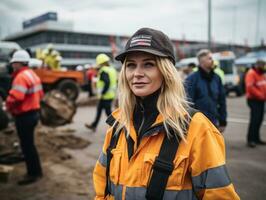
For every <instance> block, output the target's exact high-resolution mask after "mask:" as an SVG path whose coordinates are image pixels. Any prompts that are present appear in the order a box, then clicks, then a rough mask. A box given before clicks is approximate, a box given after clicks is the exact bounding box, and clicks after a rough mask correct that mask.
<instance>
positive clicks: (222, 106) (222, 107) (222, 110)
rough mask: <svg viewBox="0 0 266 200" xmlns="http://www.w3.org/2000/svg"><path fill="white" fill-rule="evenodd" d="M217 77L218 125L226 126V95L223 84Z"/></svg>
mask: <svg viewBox="0 0 266 200" xmlns="http://www.w3.org/2000/svg"><path fill="white" fill-rule="evenodd" d="M218 78H219V99H218V101H219V102H218V106H219V107H218V112H219V125H220V126H226V124H227V122H226V117H227V111H226V95H225V90H224V86H223V84H222V80H221V78H220V77H218Z"/></svg>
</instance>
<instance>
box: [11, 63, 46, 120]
mask: <svg viewBox="0 0 266 200" xmlns="http://www.w3.org/2000/svg"><path fill="white" fill-rule="evenodd" d="M42 97H43V89H42V84H41V80H40V78H39V77H38V76H37V75H36V74H35V73H34V72H33V71H32V70H31V69H29V68H28V67H23V68H21V69H20V70H19V71H18V72H17V73H16V76H15V78H14V80H13V82H12V88H11V90H10V91H9V95H8V97H7V100H6V105H7V109H8V110H9V111H10V112H11V113H12V114H13V115H19V114H22V113H25V112H28V111H32V110H38V109H40V101H41V98H42Z"/></svg>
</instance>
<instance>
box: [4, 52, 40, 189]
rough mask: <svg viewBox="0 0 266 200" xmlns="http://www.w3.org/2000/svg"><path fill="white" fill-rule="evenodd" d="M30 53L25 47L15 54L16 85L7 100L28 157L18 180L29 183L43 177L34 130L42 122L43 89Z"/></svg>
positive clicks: (14, 78) (14, 73)
mask: <svg viewBox="0 0 266 200" xmlns="http://www.w3.org/2000/svg"><path fill="white" fill-rule="evenodd" d="M29 60H30V56H29V54H28V53H27V52H26V51H24V50H18V51H16V52H15V53H14V55H13V57H12V59H11V61H10V63H11V65H12V68H13V70H14V72H13V74H12V75H13V82H12V88H11V90H10V91H9V95H8V97H7V100H6V106H7V110H8V111H9V112H10V113H11V114H12V115H13V116H14V118H15V126H16V130H17V134H18V136H19V139H20V146H21V149H22V153H23V155H24V157H25V162H26V167H27V174H26V175H25V176H24V178H23V179H22V180H20V181H19V182H18V184H19V185H26V184H30V183H33V182H35V181H37V180H39V179H40V178H41V177H42V168H41V164H40V159H39V155H38V152H37V150H36V147H35V145H34V129H35V127H36V125H37V123H38V121H39V109H40V101H41V98H42V97H43V89H42V85H41V81H40V79H39V77H38V76H37V75H36V74H35V73H34V72H33V71H32V70H31V69H29V67H28V63H29Z"/></svg>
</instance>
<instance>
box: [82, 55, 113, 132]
mask: <svg viewBox="0 0 266 200" xmlns="http://www.w3.org/2000/svg"><path fill="white" fill-rule="evenodd" d="M109 62H110V58H109V57H108V56H107V55H106V54H99V55H98V56H97V57H96V65H97V70H98V73H97V78H98V80H97V83H96V88H97V95H98V98H99V103H98V106H97V114H96V117H95V120H94V121H93V123H91V124H87V123H86V124H85V126H86V127H87V128H88V129H91V130H92V131H95V129H96V127H97V125H98V122H99V120H100V117H101V113H102V110H103V109H104V110H105V113H106V115H107V116H109V115H110V114H111V112H112V111H111V106H112V101H113V100H114V99H115V96H116V87H117V71H116V69H115V68H114V67H112V66H111V65H110V63H109Z"/></svg>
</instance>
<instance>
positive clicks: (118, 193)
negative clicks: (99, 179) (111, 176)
mask: <svg viewBox="0 0 266 200" xmlns="http://www.w3.org/2000/svg"><path fill="white" fill-rule="evenodd" d="M109 183H110V184H109V191H110V192H111V194H112V195H113V196H114V197H115V200H122V190H123V186H122V185H115V184H114V183H113V182H112V181H110V180H109ZM126 199H127V198H126Z"/></svg>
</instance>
